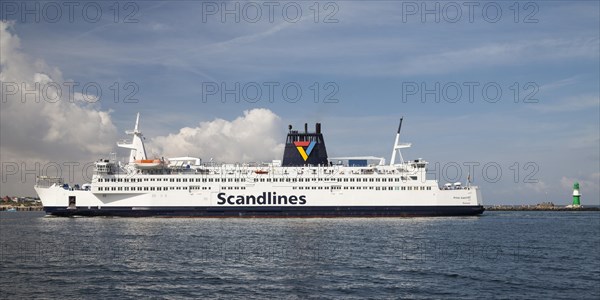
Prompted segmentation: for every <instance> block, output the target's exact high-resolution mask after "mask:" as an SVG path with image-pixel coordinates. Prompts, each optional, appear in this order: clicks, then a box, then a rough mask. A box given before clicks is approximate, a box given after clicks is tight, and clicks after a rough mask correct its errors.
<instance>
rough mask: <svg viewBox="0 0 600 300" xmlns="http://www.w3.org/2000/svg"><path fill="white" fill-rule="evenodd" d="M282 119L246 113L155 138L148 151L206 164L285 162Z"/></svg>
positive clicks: (262, 112)
mask: <svg viewBox="0 0 600 300" xmlns="http://www.w3.org/2000/svg"><path fill="white" fill-rule="evenodd" d="M282 128H283V127H282V126H281V120H280V118H279V117H278V116H277V115H276V114H274V113H273V112H272V111H270V110H268V109H252V110H248V111H244V115H243V116H240V117H238V118H236V119H235V120H233V121H227V120H223V119H215V120H213V121H210V122H201V123H200V124H199V125H198V126H197V127H193V128H192V127H185V128H181V129H180V130H179V132H178V133H175V134H169V135H167V136H159V137H155V138H152V139H151V141H150V143H149V144H148V147H147V151H149V155H150V152H155V153H156V154H157V155H161V156H165V157H175V156H187V155H189V156H195V157H200V158H202V159H203V160H204V161H208V160H209V159H210V158H213V160H214V161H220V162H230V163H233V162H250V161H255V162H261V161H264V162H268V161H271V160H273V159H281V157H282V155H283V148H284V144H283V143H282V142H283V135H282V134H281V133H282Z"/></svg>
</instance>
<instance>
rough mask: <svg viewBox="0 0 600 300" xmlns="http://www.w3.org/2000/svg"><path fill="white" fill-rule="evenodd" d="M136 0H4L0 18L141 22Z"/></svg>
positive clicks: (38, 21)
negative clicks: (125, 0)
mask: <svg viewBox="0 0 600 300" xmlns="http://www.w3.org/2000/svg"><path fill="white" fill-rule="evenodd" d="M139 10H140V7H139V5H138V4H137V3H136V2H132V1H129V2H121V1H111V2H109V1H2V2H0V19H1V20H17V21H19V22H21V23H58V22H68V23H75V22H85V23H98V22H101V21H104V20H107V21H112V22H113V23H139V19H138V18H137V17H138V16H139V14H138V13H139Z"/></svg>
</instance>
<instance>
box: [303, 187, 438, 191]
mask: <svg viewBox="0 0 600 300" xmlns="http://www.w3.org/2000/svg"><path fill="white" fill-rule="evenodd" d="M342 188H343V189H344V190H376V191H380V190H381V191H385V190H390V191H392V190H397V191H398V190H400V191H412V190H415V191H418V190H421V191H425V190H427V191H431V187H430V186H414V187H413V186H400V187H399V186H396V187H391V186H390V187H386V186H382V187H379V186H345V187H341V186H332V187H331V189H332V190H341V189H342ZM292 189H293V190H295V189H298V190H323V189H325V190H326V189H328V187H322V186H319V187H316V186H312V187H308V186H307V187H303V186H299V187H292Z"/></svg>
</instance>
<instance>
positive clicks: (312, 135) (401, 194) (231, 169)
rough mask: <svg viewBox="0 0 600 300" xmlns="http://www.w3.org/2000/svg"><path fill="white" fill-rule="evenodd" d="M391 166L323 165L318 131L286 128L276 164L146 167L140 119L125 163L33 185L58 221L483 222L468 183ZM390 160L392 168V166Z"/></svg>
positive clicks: (160, 163) (109, 162) (358, 161)
mask: <svg viewBox="0 0 600 300" xmlns="http://www.w3.org/2000/svg"><path fill="white" fill-rule="evenodd" d="M401 126H402V120H401V121H400V126H399V128H398V131H397V134H396V140H395V142H394V146H393V152H392V158H391V160H390V163H389V164H386V163H385V159H383V158H378V157H373V156H357V157H337V158H329V157H328V156H327V149H326V146H325V140H324V137H323V134H322V132H321V124H320V123H317V124H316V126H315V131H314V132H309V130H308V125H307V124H305V126H304V131H303V132H301V131H298V130H294V129H293V128H292V126H290V127H289V133H288V135H287V138H286V145H285V150H284V155H283V160H273V161H271V162H268V163H239V164H226V163H225V164H215V163H213V162H207V163H204V162H202V160H201V159H200V158H196V157H174V158H168V159H162V158H161V159H148V158H147V156H146V150H145V147H144V142H143V137H142V133H141V131H140V128H139V114H138V116H137V118H136V124H135V128H134V130H132V131H127V132H126V133H127V134H129V135H131V139H130V140H127V141H120V142H118V143H117V145H118V146H119V147H121V148H126V149H129V150H130V153H129V159H128V161H127V162H126V163H121V162H119V161H117V160H116V156H115V155H111V157H110V158H109V159H102V160H99V161H97V162H96V163H95V169H94V175H93V177H92V182H91V183H88V184H84V185H82V186H81V187H79V186H77V187H71V186H69V185H68V184H65V183H64V182H63V179H62V178H50V177H38V180H37V183H36V186H35V189H36V192H37V193H38V195H39V196H40V199H41V200H42V203H43V205H44V209H45V211H46V212H47V213H48V214H51V215H57V216H75V215H81V216H167V217H169V216H195V217H397V216H461V215H477V214H481V213H482V212H483V210H484V209H483V206H482V204H481V199H482V198H481V192H480V190H479V188H478V187H476V186H472V185H471V184H470V183H467V185H465V186H463V185H462V184H461V183H452V184H446V185H444V186H443V187H440V186H439V185H438V181H437V180H431V179H427V178H426V169H427V164H428V163H427V162H426V161H424V160H422V159H417V160H412V161H404V158H403V157H402V155H401V152H400V149H403V148H408V147H410V146H411V145H410V144H401V143H399V137H400V129H401ZM396 157H399V159H400V162H399V163H396Z"/></svg>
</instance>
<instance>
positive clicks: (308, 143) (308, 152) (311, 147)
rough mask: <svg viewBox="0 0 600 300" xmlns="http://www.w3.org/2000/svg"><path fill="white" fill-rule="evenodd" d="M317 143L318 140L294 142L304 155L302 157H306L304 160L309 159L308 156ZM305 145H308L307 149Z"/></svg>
mask: <svg viewBox="0 0 600 300" xmlns="http://www.w3.org/2000/svg"><path fill="white" fill-rule="evenodd" d="M316 144H317V142H315V141H312V142H309V141H304V142H294V145H295V146H296V149H298V152H300V155H302V159H304V161H306V160H307V159H308V156H309V155H310V153H311V152H312V150H313V148H315V145H316ZM304 147H306V150H305V148H304Z"/></svg>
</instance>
